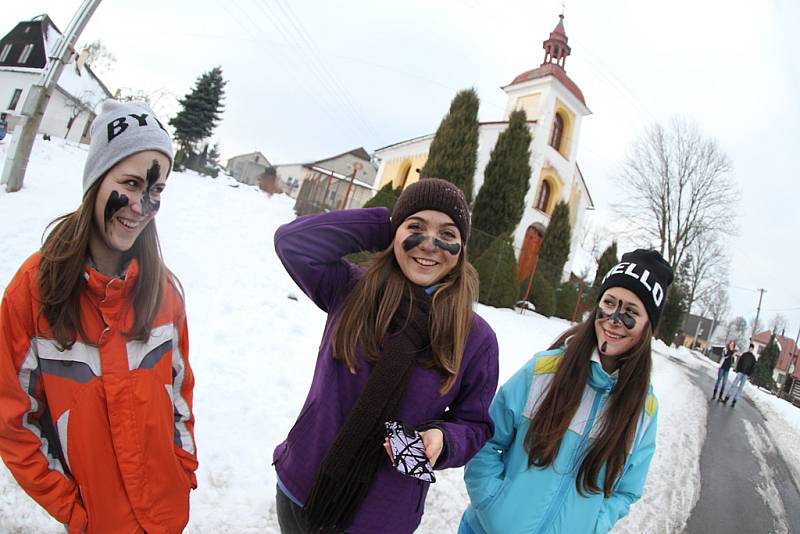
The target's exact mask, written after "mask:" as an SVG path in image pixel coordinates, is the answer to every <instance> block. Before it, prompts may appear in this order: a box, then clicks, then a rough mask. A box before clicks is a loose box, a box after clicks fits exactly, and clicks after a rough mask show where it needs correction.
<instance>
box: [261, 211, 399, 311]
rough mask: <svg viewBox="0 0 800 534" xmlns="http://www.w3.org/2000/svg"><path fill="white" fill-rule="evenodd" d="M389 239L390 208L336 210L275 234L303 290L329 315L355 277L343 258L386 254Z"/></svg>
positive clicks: (282, 255) (282, 256)
mask: <svg viewBox="0 0 800 534" xmlns="http://www.w3.org/2000/svg"><path fill="white" fill-rule="evenodd" d="M391 238H392V236H391V232H390V229H389V210H388V209H386V208H366V209H351V210H337V211H332V212H330V213H322V214H319V215H307V216H305V217H299V218H297V219H295V220H294V221H292V222H290V223H288V224H284V225H283V226H281V227H280V228H278V231H277V232H275V250H276V251H277V253H278V257H279V258H280V260H281V262H282V263H283V266H284V267H285V268H286V271H287V272H288V273H289V275H290V276H291V277H292V279H293V280H294V281H295V283H297V285H298V286H299V287H300V289H302V290H303V292H304V293H305V294H306V295H308V296H309V297H310V298H311V299H312V300H313V301H314V302H315V303H316V305H317V306H319V307H320V308H321V309H322V310H324V311H326V312H327V311H330V309H331V308H332V307H333V306H334V305H335V304H336V303H337V302H338V299H339V298H340V297H341V296H342V295H343V294H344V293H345V291H346V290H347V289H348V287H347V286H348V285H349V283H350V281H351V279H352V277H353V266H352V264H350V263H349V262H348V261H346V260H344V256H347V255H348V254H353V253H355V252H361V251H375V250H382V249H384V248H386V247H387V246H389V244H390V243H391Z"/></svg>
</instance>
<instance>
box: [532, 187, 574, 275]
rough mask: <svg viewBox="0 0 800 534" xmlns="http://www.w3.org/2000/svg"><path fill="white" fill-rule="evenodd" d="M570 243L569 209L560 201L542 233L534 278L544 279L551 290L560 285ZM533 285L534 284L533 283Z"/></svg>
mask: <svg viewBox="0 0 800 534" xmlns="http://www.w3.org/2000/svg"><path fill="white" fill-rule="evenodd" d="M571 242H572V227H571V225H570V224H569V207H568V206H567V204H566V203H565V202H564V201H563V200H560V201H559V202H558V204H556V207H555V208H554V209H553V214H552V215H551V216H550V223H549V224H548V225H547V229H546V230H545V232H544V239H542V246H541V247H540V248H539V263H538V265H537V266H536V278H539V277H544V278H546V279H547V281H548V282H550V286H551V287H553V288H556V287H559V286H560V285H561V273H562V272H563V271H564V264H566V263H567V258H569V247H570V243H571ZM534 284H536V282H535V281H534Z"/></svg>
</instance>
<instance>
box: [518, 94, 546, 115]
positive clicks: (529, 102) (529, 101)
mask: <svg viewBox="0 0 800 534" xmlns="http://www.w3.org/2000/svg"><path fill="white" fill-rule="evenodd" d="M541 97H542V94H541V93H534V94H532V95H525V96H521V97H519V98H517V105H516V108H515V109H516V110H520V109H523V110H525V115H526V116H527V117H528V120H536V119H538V118H539V107H540V101H541Z"/></svg>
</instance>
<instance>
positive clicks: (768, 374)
mask: <svg viewBox="0 0 800 534" xmlns="http://www.w3.org/2000/svg"><path fill="white" fill-rule="evenodd" d="M779 355H780V350H779V349H778V343H777V342H776V341H775V334H772V336H771V337H770V339H769V343H767V346H766V347H764V350H763V351H762V352H761V356H759V357H758V360H756V366H755V368H754V369H753V376H752V377H751V378H750V381H751V382H753V384H755V385H757V386H761V387H763V388H767V389H769V390H770V391H771V390H773V389H775V379H773V378H772V373H773V371H774V370H775V364H776V363H778V356H779Z"/></svg>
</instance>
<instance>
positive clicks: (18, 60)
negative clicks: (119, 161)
mask: <svg viewBox="0 0 800 534" xmlns="http://www.w3.org/2000/svg"><path fill="white" fill-rule="evenodd" d="M60 37H61V31H60V30H59V29H58V28H57V27H56V26H55V24H53V21H52V20H50V17H48V16H47V15H39V16H37V17H34V18H33V19H31V20H28V21H23V22H20V23H19V24H17V25H16V26H15V27H14V29H13V30H11V31H10V32H9V33H7V34H6V35H5V37H3V39H2V40H0V112H3V113H6V114H7V117H8V123H9V129H10V130H13V129H14V128H15V127H16V125H17V124H18V123H19V114H20V112H21V110H22V105H23V103H24V102H25V98H26V97H27V96H28V91H29V89H30V87H31V85H34V84H37V83H40V81H41V77H42V73H43V72H44V71H45V69H46V68H47V67H48V65H49V61H50V59H49V58H50V57H51V56H52V55H53V52H54V50H55V47H56V44H57V43H58V39H59V38H60ZM107 98H111V93H110V92H109V90H108V88H106V86H105V85H104V84H103V82H102V81H100V79H99V78H98V77H97V76H96V75H95V74H94V73H93V72H92V70H91V68H90V67H89V65H86V64H85V63H84V62H83V60H82V59H80V58H77V57H76V56H73V58H72V61H70V63H69V64H67V65H66V66H65V67H64V70H63V71H62V73H61V77H60V78H59V80H58V82H57V84H56V88H55V90H54V91H53V93H52V95H51V96H50V102H49V103H48V105H47V109H46V110H45V113H44V117H43V118H42V122H41V124H40V126H39V132H40V133H42V134H47V135H49V136H52V137H62V138H65V139H67V140H69V141H74V142H81V143H88V142H89V127H90V126H91V124H92V121H93V120H94V119H95V117H96V116H97V115H96V113H97V111H98V107H99V105H100V103H101V102H102V101H103V100H105V99H107Z"/></svg>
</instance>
